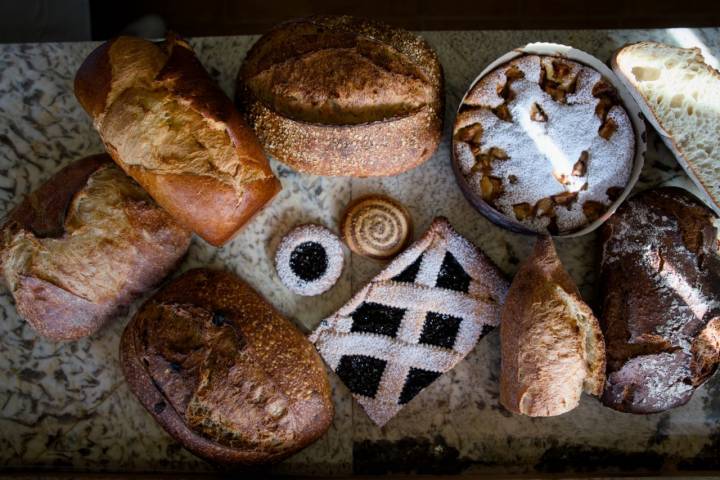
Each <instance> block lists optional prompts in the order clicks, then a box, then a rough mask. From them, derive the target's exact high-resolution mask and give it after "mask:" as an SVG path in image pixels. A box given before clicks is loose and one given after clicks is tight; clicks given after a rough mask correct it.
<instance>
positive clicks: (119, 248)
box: [0, 154, 190, 340]
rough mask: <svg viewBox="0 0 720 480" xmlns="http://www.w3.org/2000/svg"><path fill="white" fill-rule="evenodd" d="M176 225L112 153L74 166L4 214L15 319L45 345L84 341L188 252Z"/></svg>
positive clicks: (2, 245)
mask: <svg viewBox="0 0 720 480" xmlns="http://www.w3.org/2000/svg"><path fill="white" fill-rule="evenodd" d="M189 244H190V232H189V231H188V230H185V229H184V228H182V227H181V226H180V225H179V224H177V223H176V222H175V221H174V220H173V219H172V217H171V216H170V215H169V214H168V213H167V212H165V211H164V210H163V209H161V208H160V207H159V206H158V205H157V204H155V202H153V200H152V199H151V198H150V196H149V195H148V194H147V193H146V192H145V191H144V190H143V189H142V188H140V186H139V185H138V184H137V183H135V182H134V181H133V180H132V179H131V178H130V177H128V176H127V175H125V173H123V171H122V170H121V169H120V168H119V167H117V166H115V164H113V163H112V159H111V158H110V156H109V155H105V154H102V155H94V156H91V157H86V158H84V159H82V160H78V161H76V162H73V163H71V164H70V165H68V166H67V167H65V168H63V169H62V170H60V171H59V172H57V173H56V174H55V175H54V176H53V177H51V178H50V179H49V180H48V181H47V182H45V183H44V184H43V185H42V186H41V187H40V188H38V189H37V190H36V191H34V192H33V193H31V194H30V195H28V197H27V198H25V200H23V201H22V202H21V203H20V204H19V205H18V206H17V208H15V210H13V211H12V212H11V213H10V215H9V216H8V219H7V221H6V222H5V224H4V225H3V227H2V230H1V238H0V268H1V269H2V277H3V281H4V283H5V284H6V285H7V286H8V288H9V289H10V292H11V293H12V295H13V298H14V299H15V305H16V307H17V310H18V313H19V314H20V315H21V316H22V317H23V318H24V319H26V320H27V321H28V322H29V323H30V325H32V326H33V328H35V330H37V331H38V332H39V333H40V334H41V335H43V336H45V337H47V338H49V339H51V340H75V339H78V338H80V337H84V336H87V335H91V334H92V333H94V332H95V331H97V330H98V329H99V328H100V327H102V325H103V324H104V323H105V322H106V321H108V320H110V319H112V318H113V317H116V316H117V315H118V311H119V310H120V309H122V308H124V307H126V306H127V305H128V304H129V303H130V301H131V300H133V298H135V297H136V296H137V295H139V294H142V293H144V292H146V291H147V290H148V289H150V288H151V287H152V286H154V285H155V284H156V283H157V282H159V281H160V280H161V279H162V278H164V277H165V275H167V274H168V273H169V272H170V270H171V269H172V268H173V267H174V266H175V265H176V264H177V262H178V261H179V260H180V258H182V256H183V255H184V254H185V251H186V250H187V248H188V245H189Z"/></svg>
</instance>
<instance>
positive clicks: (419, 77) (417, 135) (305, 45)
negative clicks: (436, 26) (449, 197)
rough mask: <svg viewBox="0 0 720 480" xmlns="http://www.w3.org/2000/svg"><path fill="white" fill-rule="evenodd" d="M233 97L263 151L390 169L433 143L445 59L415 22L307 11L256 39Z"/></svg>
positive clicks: (320, 166) (321, 163)
mask: <svg viewBox="0 0 720 480" xmlns="http://www.w3.org/2000/svg"><path fill="white" fill-rule="evenodd" d="M318 78H321V79H322V81H321V82H318ZM236 101H237V102H238V104H239V105H241V106H242V110H243V111H244V112H245V114H246V116H247V118H248V120H249V123H250V124H251V125H252V126H253V128H254V129H255V132H256V133H257V135H258V137H259V138H260V141H261V142H262V143H263V145H264V146H265V148H266V149H267V151H268V152H270V153H271V154H273V155H274V156H275V157H277V158H278V159H280V160H281V161H283V162H285V163H287V164H288V165H290V166H291V167H293V168H294V169H296V170H299V171H302V172H308V173H313V174H319V175H334V176H342V175H350V176H378V175H394V174H398V173H401V172H404V171H406V170H409V169H410V168H413V167H415V166H417V165H420V164H421V163H423V162H424V161H425V160H427V159H428V158H430V156H431V155H432V154H433V152H434V151H435V149H436V148H437V145H438V143H439V141H440V135H441V130H442V117H443V78H442V69H441V66H440V63H439V61H438V58H437V54H436V53H435V52H434V51H433V50H432V48H431V47H430V46H429V45H428V44H427V43H426V42H425V41H424V40H422V39H421V38H419V37H417V36H415V35H414V34H411V33H410V32H406V31H403V30H397V29H393V28H390V27H388V26H385V25H382V24H378V23H375V22H371V21H367V20H362V19H356V18H352V17H347V16H317V17H310V18H306V19H299V20H292V21H290V22H286V23H283V24H281V25H278V26H277V27H275V28H274V29H273V30H271V31H270V32H269V33H267V34H266V35H264V36H263V37H262V38H261V39H260V40H258V42H257V43H256V44H255V45H254V46H253V47H252V49H251V50H250V52H249V53H248V55H247V57H246V58H245V61H244V63H243V65H242V67H241V69H240V73H239V74H238V79H237V90H236Z"/></svg>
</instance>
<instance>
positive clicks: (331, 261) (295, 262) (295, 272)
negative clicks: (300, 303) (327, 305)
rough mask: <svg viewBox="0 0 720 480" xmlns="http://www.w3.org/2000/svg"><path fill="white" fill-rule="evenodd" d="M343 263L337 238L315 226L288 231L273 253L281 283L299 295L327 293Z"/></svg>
mask: <svg viewBox="0 0 720 480" xmlns="http://www.w3.org/2000/svg"><path fill="white" fill-rule="evenodd" d="M343 264H344V257H343V250H342V243H341V242H340V239H339V238H338V237H337V235H335V234H334V233H333V232H331V231H330V230H328V229H327V228H325V227H323V226H320V225H315V224H306V225H300V226H299V227H296V228H294V229H293V230H291V231H290V232H289V233H288V234H287V235H285V237H283V239H282V240H281V241H280V246H279V247H278V249H277V252H276V253H275V269H276V270H277V273H278V276H279V277H280V281H281V282H282V283H283V285H285V286H286V287H287V288H288V289H290V290H291V291H292V292H294V293H296V294H298V295H305V296H311V295H319V294H321V293H323V292H326V291H327V290H329V289H330V288H331V287H332V286H333V285H335V282H337V279H338V278H339V277H340V274H341V273H342V269H343Z"/></svg>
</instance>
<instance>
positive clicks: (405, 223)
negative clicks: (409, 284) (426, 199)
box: [340, 195, 412, 260]
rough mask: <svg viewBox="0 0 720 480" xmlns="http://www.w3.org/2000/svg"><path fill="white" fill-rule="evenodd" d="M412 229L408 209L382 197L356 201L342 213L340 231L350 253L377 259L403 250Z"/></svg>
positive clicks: (374, 196) (370, 196)
mask: <svg viewBox="0 0 720 480" xmlns="http://www.w3.org/2000/svg"><path fill="white" fill-rule="evenodd" d="M411 230H412V221H411V220H410V214H409V213H408V211H407V209H406V208H405V207H403V206H402V205H401V204H400V203H398V202H397V201H395V200H393V199H392V198H390V197H386V196H384V195H368V196H365V197H361V198H359V199H357V200H355V201H354V202H353V203H351V204H350V206H349V207H348V209H347V210H346V211H345V215H344V217H343V222H342V226H341V228H340V231H341V233H342V236H343V239H344V240H345V243H347V245H348V247H350V250H352V251H353V252H355V253H357V254H358V255H362V256H364V257H370V258H376V259H380V260H384V259H387V258H390V257H393V256H395V255H396V254H397V253H398V252H400V251H401V250H403V249H404V248H405V247H406V246H407V244H408V243H409V241H410V231H411Z"/></svg>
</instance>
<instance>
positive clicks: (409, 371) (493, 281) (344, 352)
mask: <svg viewBox="0 0 720 480" xmlns="http://www.w3.org/2000/svg"><path fill="white" fill-rule="evenodd" d="M507 289H508V283H507V281H506V280H505V278H503V275H502V274H501V273H500V271H499V270H498V268H497V267H496V266H495V265H494V264H493V263H492V262H491V261H490V260H489V259H488V258H487V257H486V256H485V255H484V254H483V253H482V252H481V251H480V250H478V249H477V248H476V247H475V246H474V245H473V244H472V243H470V242H469V241H468V240H466V239H465V238H463V237H461V236H460V235H459V234H458V233H457V232H455V230H454V229H453V228H452V227H451V226H450V224H449V223H448V221H447V220H446V219H445V218H442V217H440V218H436V219H435V220H434V221H433V223H432V225H431V226H430V228H429V229H428V231H427V232H426V233H425V234H424V235H423V236H422V238H420V239H419V240H418V241H417V242H415V243H414V244H412V245H411V246H410V247H409V248H408V249H407V250H405V251H404V252H403V253H401V254H400V255H398V256H397V257H396V258H395V259H394V260H393V261H392V262H390V264H389V265H388V266H387V267H386V268H385V270H383V271H382V272H380V273H379V274H378V275H377V276H376V277H375V278H373V279H372V280H371V281H370V283H368V284H367V285H366V286H365V287H364V288H362V289H361V290H360V291H359V292H358V293H357V294H356V295H355V296H354V297H353V298H352V299H351V300H350V301H349V302H348V303H347V304H345V305H344V306H343V307H342V308H340V310H338V311H337V312H336V313H335V314H334V315H332V316H331V317H329V318H327V319H325V320H323V322H322V323H321V324H320V326H319V327H318V328H317V329H316V330H315V332H313V334H312V335H311V337H310V341H311V342H313V343H314V344H315V347H316V348H317V349H318V351H319V352H320V355H321V356H322V357H323V358H324V359H325V362H326V363H327V364H328V366H330V368H331V369H332V370H333V371H334V372H335V373H336V374H337V375H338V377H340V379H341V380H342V381H343V382H344V383H345V385H346V386H347V387H348V389H349V390H350V392H351V393H352V395H353V397H355V399H356V400H357V402H358V403H359V404H360V405H362V407H363V408H364V409H365V411H366V412H367V414H368V416H369V417H370V418H371V419H372V421H373V422H375V423H376V424H377V425H378V426H383V425H384V424H385V423H387V422H388V421H389V420H390V419H391V418H392V417H393V416H394V415H395V414H396V413H397V412H399V411H400V410H401V409H402V407H403V406H405V405H406V404H407V403H408V402H410V401H411V400H412V399H413V398H414V397H415V396H416V395H418V394H419V393H420V392H421V391H422V390H423V389H425V388H426V387H427V386H429V385H430V384H431V383H433V382H434V381H435V380H436V379H437V378H439V377H440V376H441V375H442V374H443V373H445V372H447V371H449V370H451V369H452V368H453V367H454V366H455V365H456V364H457V363H458V362H460V361H461V360H462V359H463V358H465V355H467V354H468V353H469V352H470V350H472V349H473V347H474V346H475V344H476V343H477V341H478V340H479V339H480V338H482V337H483V336H484V335H485V334H486V333H487V332H488V331H490V330H491V329H492V328H493V327H495V326H497V325H498V324H499V321H500V306H501V305H502V303H503V301H504V298H505V294H506V292H507Z"/></svg>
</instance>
